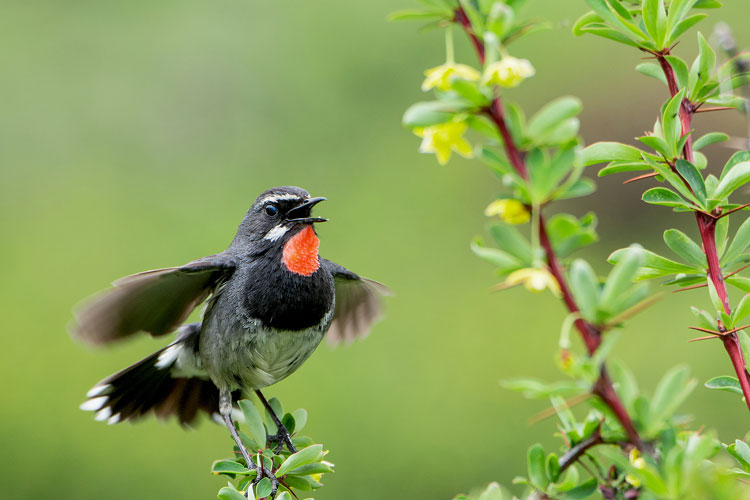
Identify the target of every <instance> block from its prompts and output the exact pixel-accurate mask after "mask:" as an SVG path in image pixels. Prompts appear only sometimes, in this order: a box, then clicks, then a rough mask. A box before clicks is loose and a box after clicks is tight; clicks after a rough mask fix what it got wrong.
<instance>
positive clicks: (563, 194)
mask: <svg viewBox="0 0 750 500" xmlns="http://www.w3.org/2000/svg"><path fill="white" fill-rule="evenodd" d="M594 191H596V183H595V182H594V181H592V180H591V179H588V178H586V177H583V178H581V179H577V180H576V181H575V182H574V183H573V184H571V185H570V186H567V187H564V188H562V189H560V191H558V192H557V193H555V196H554V198H555V199H556V200H569V199H571V198H580V197H582V196H588V195H590V194H591V193H593V192H594Z"/></svg>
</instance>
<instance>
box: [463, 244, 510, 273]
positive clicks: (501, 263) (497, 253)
mask: <svg viewBox="0 0 750 500" xmlns="http://www.w3.org/2000/svg"><path fill="white" fill-rule="evenodd" d="M471 251H472V252H474V254H475V255H476V256H477V257H479V258H481V259H484V260H486V261H487V262H489V263H490V264H493V265H495V266H497V267H498V268H500V270H501V271H503V272H506V271H510V270H516V269H518V268H519V267H521V261H520V260H518V259H516V258H515V257H513V256H512V255H510V254H509V253H507V252H503V251H502V250H499V249H497V248H490V247H485V246H482V245H480V244H479V242H478V241H473V242H471Z"/></svg>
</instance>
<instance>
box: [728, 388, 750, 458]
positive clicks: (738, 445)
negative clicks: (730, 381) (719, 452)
mask: <svg viewBox="0 0 750 500" xmlns="http://www.w3.org/2000/svg"><path fill="white" fill-rule="evenodd" d="M740 394H742V391H740ZM727 451H728V452H729V453H730V454H731V455H732V456H733V457H734V458H736V459H737V461H738V462H739V463H740V465H742V468H743V469H745V470H750V446H748V445H747V443H745V442H744V441H740V440H739V439H737V440H735V441H734V443H732V444H730V445H729V446H727Z"/></svg>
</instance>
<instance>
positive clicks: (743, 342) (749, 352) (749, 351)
mask: <svg viewBox="0 0 750 500" xmlns="http://www.w3.org/2000/svg"><path fill="white" fill-rule="evenodd" d="M737 337H739V339H740V349H741V350H742V356H743V357H744V358H745V369H746V370H747V367H748V363H750V335H748V334H747V332H746V331H745V330H740V331H739V332H737Z"/></svg>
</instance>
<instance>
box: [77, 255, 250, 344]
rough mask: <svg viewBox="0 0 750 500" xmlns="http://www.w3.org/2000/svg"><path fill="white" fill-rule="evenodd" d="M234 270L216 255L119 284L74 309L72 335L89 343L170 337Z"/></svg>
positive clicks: (146, 273)
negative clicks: (133, 337) (139, 334)
mask: <svg viewBox="0 0 750 500" xmlns="http://www.w3.org/2000/svg"><path fill="white" fill-rule="evenodd" d="M234 269H235V264H234V262H233V261H232V260H231V259H229V258H228V257H226V256H224V255H222V254H217V255H212V256H209V257H204V258H202V259H199V260H195V261H193V262H190V263H188V264H185V265H184V266H181V267H169V268H166V269H156V270H153V271H145V272H142V273H138V274H133V275H132V276H127V277H125V278H122V279H119V280H117V281H115V282H114V283H113V287H112V288H111V289H109V290H107V291H105V292H102V293H101V294H98V295H95V296H94V297H92V298H90V299H88V300H87V301H85V302H84V303H83V304H82V305H81V306H80V307H79V308H78V309H77V311H76V313H75V323H74V324H73V326H72V327H71V333H72V334H73V336H75V337H77V338H80V339H81V340H84V341H85V342H88V343H91V344H106V343H109V342H113V341H116V340H120V339H123V338H126V337H129V336H130V335H133V334H134V333H137V332H147V333H150V334H151V335H154V336H157V335H164V334H167V333H170V332H173V331H174V330H176V329H177V328H178V327H179V326H180V325H181V324H182V322H183V321H185V319H186V318H187V317H188V315H189V314H190V313H191V312H192V310H193V309H195V308H196V307H197V306H198V305H199V304H200V303H201V302H203V301H204V300H206V298H207V297H208V296H209V295H211V293H212V292H213V291H214V290H216V288H217V287H218V286H219V285H221V284H222V283H223V282H225V281H226V280H227V279H228V278H229V277H230V276H231V275H232V273H233V272H234Z"/></svg>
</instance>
